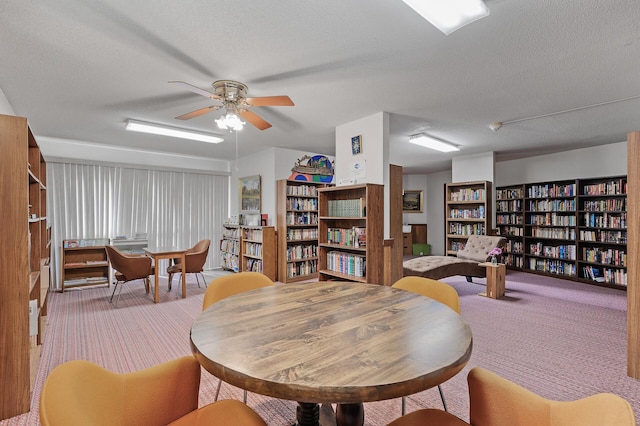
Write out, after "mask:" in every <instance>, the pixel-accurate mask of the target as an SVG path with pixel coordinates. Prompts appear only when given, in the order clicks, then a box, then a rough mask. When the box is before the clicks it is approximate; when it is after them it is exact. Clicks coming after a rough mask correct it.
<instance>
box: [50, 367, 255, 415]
mask: <svg viewBox="0 0 640 426" xmlns="http://www.w3.org/2000/svg"><path fill="white" fill-rule="evenodd" d="M199 390H200V364H199V363H198V361H197V360H196V359H195V358H194V357H192V356H186V357H183V358H178V359H176V360H173V361H169V362H166V363H164V364H160V365H157V366H154V367H150V368H147V369H145V370H140V371H136V372H133V373H126V374H118V373H113V372H111V371H108V370H105V369H104V368H102V367H100V366H98V365H96V364H93V363H91V362H88V361H81V360H75V361H69V362H66V363H64V364H61V365H59V366H57V367H56V368H54V369H53V371H52V372H51V373H50V374H49V376H48V377H47V379H46V381H45V384H44V386H43V388H42V392H41V394H40V423H41V424H42V425H43V426H86V425H93V426H112V425H113V426H124V425H144V426H154V425H158V426H160V425H167V424H171V425H177V426H182V425H229V424H238V425H252V426H265V425H266V423H265V422H264V421H263V420H262V418H260V416H258V414H256V413H255V412H254V411H253V410H252V409H251V408H249V407H247V406H246V405H245V404H243V403H242V402H240V401H237V400H224V401H218V402H215V403H212V404H209V405H206V406H204V407H202V408H200V409H198V393H199Z"/></svg>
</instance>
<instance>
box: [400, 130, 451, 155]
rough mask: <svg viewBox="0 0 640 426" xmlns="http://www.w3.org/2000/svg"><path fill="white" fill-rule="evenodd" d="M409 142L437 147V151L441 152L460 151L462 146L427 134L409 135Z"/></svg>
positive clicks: (426, 146) (432, 147)
mask: <svg viewBox="0 0 640 426" xmlns="http://www.w3.org/2000/svg"><path fill="white" fill-rule="evenodd" d="M409 142H411V143H414V144H416V145H420V146H424V147H425V148H431V149H435V150H436V151H440V152H452V151H460V148H458V147H457V146H455V145H452V144H450V143H448V142H444V141H441V140H440V139H436V138H434V137H432V136H427V135H425V134H419V135H413V136H409Z"/></svg>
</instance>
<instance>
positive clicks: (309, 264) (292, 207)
mask: <svg viewBox="0 0 640 426" xmlns="http://www.w3.org/2000/svg"><path fill="white" fill-rule="evenodd" d="M326 186H327V185H326V184H324V183H317V182H306V181H295V180H286V179H282V180H279V181H278V182H277V188H276V194H277V217H276V221H277V222H276V223H277V226H278V280H279V281H281V282H283V283H290V282H296V281H302V280H309V279H312V278H317V277H318V189H319V188H324V187H326Z"/></svg>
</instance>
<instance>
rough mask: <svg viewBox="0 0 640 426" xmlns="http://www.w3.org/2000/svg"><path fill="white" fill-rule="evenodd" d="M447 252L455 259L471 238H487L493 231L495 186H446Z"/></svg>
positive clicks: (476, 183)
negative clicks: (488, 233) (493, 189)
mask: <svg viewBox="0 0 640 426" xmlns="http://www.w3.org/2000/svg"><path fill="white" fill-rule="evenodd" d="M444 194H445V207H444V208H445V212H444V213H445V218H446V219H445V233H446V235H445V249H446V253H447V254H448V255H453V256H455V255H456V253H457V252H458V251H459V250H462V249H463V248H464V244H465V243H466V241H467V239H468V238H469V235H487V232H489V231H490V230H491V229H492V217H493V214H492V211H493V203H492V201H491V199H492V188H491V182H489V181H475V182H456V183H447V184H445V192H444Z"/></svg>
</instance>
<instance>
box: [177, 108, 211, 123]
mask: <svg viewBox="0 0 640 426" xmlns="http://www.w3.org/2000/svg"><path fill="white" fill-rule="evenodd" d="M217 109H220V106H218V105H212V106H208V107H204V108H200V109H197V110H195V111H191V112H188V113H186V114H182V115H179V116H177V117H176V118H177V119H178V120H190V119H192V118H195V117H200V116H201V115H204V114H206V113H208V112H211V111H215V110H217Z"/></svg>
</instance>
